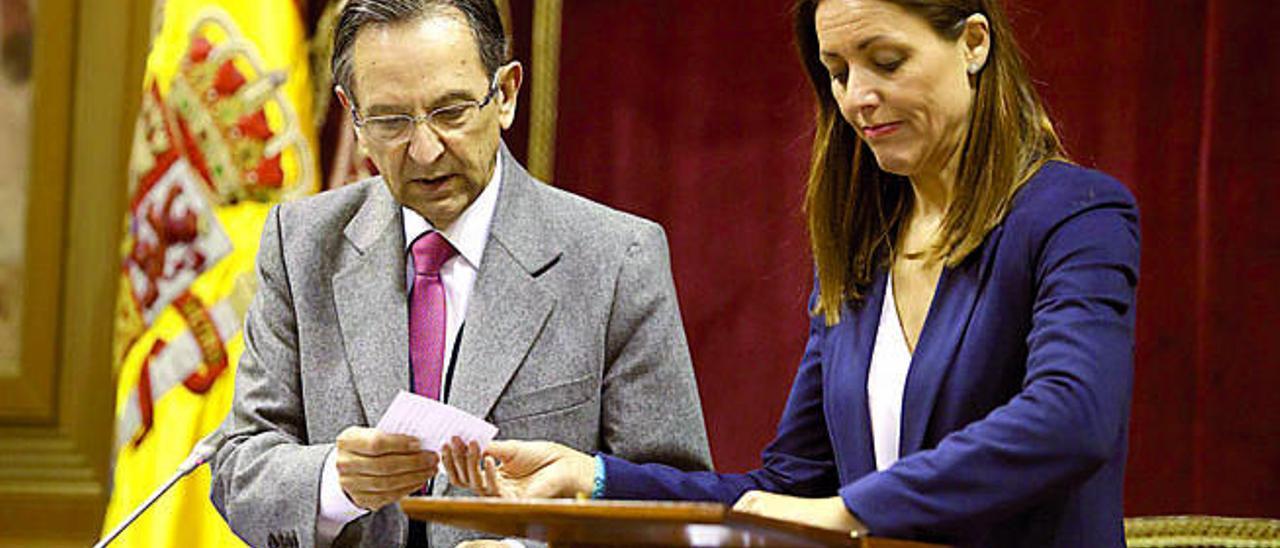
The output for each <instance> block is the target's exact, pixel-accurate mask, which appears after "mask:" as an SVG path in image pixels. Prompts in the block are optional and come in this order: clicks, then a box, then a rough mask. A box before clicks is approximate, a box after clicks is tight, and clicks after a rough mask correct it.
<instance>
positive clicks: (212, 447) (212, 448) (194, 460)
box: [93, 423, 227, 548]
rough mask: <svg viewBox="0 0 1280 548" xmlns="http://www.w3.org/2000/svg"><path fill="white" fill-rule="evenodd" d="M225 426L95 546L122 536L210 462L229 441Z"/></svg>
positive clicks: (189, 455) (101, 547) (214, 433)
mask: <svg viewBox="0 0 1280 548" xmlns="http://www.w3.org/2000/svg"><path fill="white" fill-rule="evenodd" d="M223 426H226V423H223V424H222V425H220V426H218V428H217V429H216V430H214V431H213V432H211V433H209V435H208V436H205V437H204V439H202V440H200V442H199V443H197V444H196V446H195V447H193V448H191V453H190V454H188V455H187V458H186V460H184V461H182V464H179V465H178V470H177V471H176V472H174V473H173V476H170V477H169V481H166V482H164V485H161V486H160V487H157V488H156V490H155V491H152V492H151V496H149V497H147V500H144V501H142V504H139V505H138V507H137V508H134V509H133V513H131V514H129V517H127V518H125V519H124V521H122V522H120V524H119V525H117V526H116V528H115V529H112V530H111V532H110V533H108V534H107V536H105V537H102V540H99V541H98V543H97V544H94V545H93V548H103V547H104V546H106V545H108V544H110V543H111V541H113V540H115V539H116V537H118V536H120V533H123V532H124V530H125V529H127V528H128V527H129V525H131V524H132V523H133V522H134V521H136V520H137V519H138V517H139V516H141V515H142V513H143V512H146V511H147V508H150V507H151V505H152V504H155V503H156V501H157V500H160V497H161V496H164V494H165V493H166V492H168V491H169V489H170V488H171V487H173V485H174V484H176V483H178V480H180V479H182V478H185V477H187V474H190V473H191V472H194V471H195V469H197V468H199V467H200V465H202V464H204V463H206V462H208V461H209V459H210V458H212V457H213V455H214V453H217V452H218V449H219V448H221V447H222V444H223V443H225V442H226V441H227V434H226V432H224V431H223V430H222V428H223Z"/></svg>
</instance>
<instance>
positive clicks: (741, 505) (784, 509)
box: [733, 491, 867, 534]
mask: <svg viewBox="0 0 1280 548" xmlns="http://www.w3.org/2000/svg"><path fill="white" fill-rule="evenodd" d="M733 510H734V511H735V512H744V513H747V514H755V515H758V516H764V517H767V518H773V519H780V520H784V521H793V522H796V523H802V524H805V525H811V526H814V527H821V528H823V529H834V530H837V531H841V532H846V533H853V532H857V533H859V534H866V532H867V526H866V525H863V524H862V522H860V521H858V518H855V517H853V514H851V513H849V509H848V508H845V506H844V499H842V498H840V497H827V498H821V499H809V498H803V497H792V496H788V495H779V494H775V493H767V492H765V491H747V493H746V494H744V495H742V497H741V498H739V499H738V502H737V503H736V504H734V505H733Z"/></svg>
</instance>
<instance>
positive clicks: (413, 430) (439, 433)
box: [378, 390, 498, 452]
mask: <svg viewBox="0 0 1280 548" xmlns="http://www.w3.org/2000/svg"><path fill="white" fill-rule="evenodd" d="M378 430H381V431H383V432H389V433H392V434H404V435H407V436H413V437H415V438H418V441H419V442H421V443H422V448H423V449H425V450H427V451H436V452H439V451H440V449H441V448H442V447H444V444H445V443H447V442H448V441H449V440H451V439H453V437H454V436H457V437H459V438H461V439H462V441H463V442H466V443H471V442H473V441H474V442H476V443H477V444H479V445H480V449H482V450H483V449H484V448H485V447H486V446H488V445H489V442H490V441H493V437H494V436H496V435H497V434H498V427H497V426H494V425H492V424H489V423H488V422H485V421H484V419H481V418H479V417H476V416H474V415H471V414H468V413H467V412H466V411H463V410H461V409H458V408H457V407H453V406H451V405H447V404H443V403H440V402H438V401H436V400H433V399H430V398H424V397H422V396H419V395H417V394H414V393H412V392H406V391H404V390H401V391H400V393H399V394H396V398H395V399H394V400H391V407H388V408H387V412H386V413H383V415H382V418H381V419H379V420H378Z"/></svg>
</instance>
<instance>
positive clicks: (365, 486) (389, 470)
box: [336, 426, 439, 511]
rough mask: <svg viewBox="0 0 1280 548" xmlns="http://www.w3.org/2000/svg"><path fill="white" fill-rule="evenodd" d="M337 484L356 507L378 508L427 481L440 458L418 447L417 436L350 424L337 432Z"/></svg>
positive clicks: (434, 471)
mask: <svg viewBox="0 0 1280 548" xmlns="http://www.w3.org/2000/svg"><path fill="white" fill-rule="evenodd" d="M337 451H338V457H337V459H336V462H337V467H338V483H339V484H340V485H342V490H343V491H344V492H346V494H347V497H348V498H350V499H351V502H353V503H355V505H356V506H359V507H361V508H364V509H366V510H372V511H377V510H378V509H380V508H382V507H383V506H386V505H388V504H391V503H393V502H396V501H398V500H400V499H401V498H402V497H404V496H405V495H408V494H410V493H412V492H414V491H417V490H418V489H421V488H422V486H423V485H425V484H426V483H427V480H428V479H431V477H432V476H434V475H435V473H436V464H437V463H438V462H439V457H438V456H437V455H436V454H435V453H432V452H430V451H423V450H422V449H420V448H419V447H418V439H417V438H414V437H412V436H405V435H401V434H388V433H386V432H379V431H378V430H375V429H373V428H362V427H359V426H352V427H350V428H347V429H346V430H343V431H342V433H341V434H339V435H338V442H337Z"/></svg>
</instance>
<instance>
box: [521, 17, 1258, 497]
mask: <svg viewBox="0 0 1280 548" xmlns="http://www.w3.org/2000/svg"><path fill="white" fill-rule="evenodd" d="M788 3H789V2H780V1H778V0H737V1H733V2H727V1H720V2H687V1H676V0H609V1H607V2H606V1H596V0H570V1H567V2H565V3H564V21H563V37H562V46H563V50H562V58H561V76H560V100H559V126H558V141H557V158H556V177H555V183H556V184H557V185H559V186H561V187H563V188H567V189H569V190H572V191H575V192H578V193H581V194H584V195H586V196H589V197H592V198H594V199H597V200H600V201H603V202H605V203H608V204H611V205H613V206H615V207H619V208H621V209H624V210H628V211H632V212H635V213H637V214H640V215H643V216H645V217H649V218H651V219H654V220H657V221H658V222H660V223H662V224H663V226H665V227H666V229H667V233H668V237H669V239H670V242H671V254H672V260H673V267H674V270H675V276H676V285H677V288H678V290H679V292H680V300H681V306H682V311H683V314H684V320H685V329H686V330H687V332H688V335H689V341H690V345H691V346H692V351H693V356H694V362H695V366H696V369H697V374H698V381H699V385H700V389H701V392H702V399H703V407H704V409H705V411H706V416H707V426H708V431H709V433H710V435H711V442H712V449H713V451H714V453H715V458H716V463H717V466H718V467H719V468H720V469H722V470H725V471H742V470H745V469H748V468H752V467H755V466H757V465H758V463H759V457H758V455H759V451H760V449H761V448H762V447H763V446H764V444H765V443H767V441H768V440H769V439H770V438H771V436H772V433H773V428H774V425H775V424H776V420H777V418H778V415H779V414H780V411H781V408H782V404H783V401H784V400H785V397H786V392H787V389H788V387H789V385H790V380H791V376H792V374H793V373H794V371H795V367H796V364H797V363H798V360H799V357H800V353H801V349H802V347H803V344H804V339H805V335H806V333H805V330H806V321H807V320H806V314H805V298H806V296H807V294H808V291H809V289H810V284H811V272H812V271H811V265H810V262H809V261H810V259H809V257H808V249H807V241H806V239H805V235H804V230H803V223H802V219H801V211H800V204H801V198H802V193H803V185H804V176H805V166H806V165H807V162H808V151H809V144H810V134H811V127H812V126H811V121H810V114H811V109H812V98H811V97H812V95H811V92H810V91H809V90H808V89H807V84H806V83H805V81H804V78H803V74H802V72H801V70H800V68H799V65H798V62H797V60H796V57H795V51H794V47H793V46H792V42H791V29H790V17H789V14H788V6H787V4H788ZM513 4H514V5H515V6H517V10H516V11H517V12H518V13H527V9H526V10H524V11H521V10H520V9H519V8H518V7H519V6H520V5H521V2H513ZM526 5H527V2H526ZM1010 11H1011V13H1012V16H1013V19H1014V23H1015V27H1016V28H1017V29H1018V34H1019V39H1020V40H1021V41H1022V46H1023V48H1024V50H1025V51H1026V53H1027V56H1028V58H1029V60H1030V64H1031V68H1032V73H1033V74H1034V76H1035V78H1036V79H1037V81H1038V83H1039V84H1040V88H1041V91H1042V92H1043V94H1044V96H1045V98H1046V101H1047V102H1048V104H1049V108H1050V110H1051V112H1052V113H1053V115H1054V117H1055V120H1056V121H1057V123H1058V128H1059V129H1060V131H1061V133H1062V135H1063V137H1064V138H1065V140H1066V143H1067V145H1068V148H1069V151H1070V152H1071V154H1072V156H1073V158H1074V159H1075V160H1076V161H1077V162H1078V163H1081V164H1083V165H1086V166H1091V167H1096V168H1098V169H1102V170H1104V171H1106V172H1108V173H1111V174H1112V175H1114V176H1116V177H1118V178H1120V179H1121V180H1123V181H1125V182H1126V183H1127V184H1128V185H1129V186H1130V188H1131V189H1133V191H1134V193H1135V194H1136V195H1137V196H1138V201H1139V204H1140V206H1141V208H1142V230H1143V244H1144V245H1143V261H1142V269H1143V270H1142V278H1141V282H1140V286H1139V309H1138V332H1137V355H1136V368H1137V385H1136V387H1135V393H1134V401H1133V417H1132V422H1131V435H1130V459H1129V472H1128V484H1127V495H1126V496H1127V501H1126V504H1127V513H1128V514H1130V515H1140V514H1156V513H1185V512H1203V513H1214V514H1238V515H1270V516H1277V515H1280V502H1278V501H1280V401H1278V400H1280V398H1277V397H1276V395H1275V394H1276V391H1277V387H1280V367H1278V366H1280V343H1278V342H1276V341H1277V339H1275V338H1273V337H1272V331H1274V330H1275V329H1277V327H1280V299H1277V297H1276V296H1275V293H1274V292H1273V290H1272V288H1271V285H1272V282H1273V281H1274V280H1276V279H1280V224H1278V223H1277V222H1276V217H1277V216H1280V208H1278V207H1277V206H1278V205H1280V195H1278V193H1280V187H1277V185H1276V184H1274V183H1273V177H1274V174H1275V173H1277V172H1280V117H1278V116H1277V109H1280V96H1278V94H1280V47H1278V45H1277V44H1276V42H1275V39H1274V32H1273V28H1274V25H1275V22H1276V21H1278V20H1280V17H1278V16H1280V3H1275V2H1240V1H1225V0H1199V1H1194V0H1136V1H1125V2H1115V1H1113V0H1080V1H1076V2H1055V1H1051V0H1029V1H1024V2H1016V3H1013V4H1011V5H1010Z"/></svg>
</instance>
